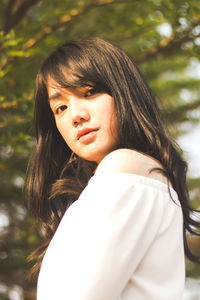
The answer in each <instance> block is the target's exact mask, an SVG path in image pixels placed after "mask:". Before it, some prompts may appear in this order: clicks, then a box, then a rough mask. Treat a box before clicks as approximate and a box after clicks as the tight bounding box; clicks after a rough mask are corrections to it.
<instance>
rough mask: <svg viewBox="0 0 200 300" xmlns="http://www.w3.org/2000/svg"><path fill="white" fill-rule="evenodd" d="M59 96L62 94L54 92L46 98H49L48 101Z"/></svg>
mask: <svg viewBox="0 0 200 300" xmlns="http://www.w3.org/2000/svg"><path fill="white" fill-rule="evenodd" d="M61 96H62V94H61V93H54V94H52V95H51V96H50V97H49V98H48V100H49V101H51V100H55V99H58V98H60V97H61Z"/></svg>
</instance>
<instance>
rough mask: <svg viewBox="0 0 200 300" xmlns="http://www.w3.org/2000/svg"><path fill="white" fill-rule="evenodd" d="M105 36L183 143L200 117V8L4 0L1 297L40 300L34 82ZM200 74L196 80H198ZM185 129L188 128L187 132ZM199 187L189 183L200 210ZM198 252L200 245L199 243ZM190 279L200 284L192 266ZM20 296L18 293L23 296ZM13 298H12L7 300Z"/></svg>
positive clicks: (116, 0) (154, 2) (0, 22)
mask: <svg viewBox="0 0 200 300" xmlns="http://www.w3.org/2000/svg"><path fill="white" fill-rule="evenodd" d="M91 35H95V36H100V37H103V38H106V39H110V40H112V41H115V42H116V43H118V44H119V45H121V46H122V47H123V48H125V49H126V50H127V51H128V52H129V53H130V54H131V55H132V56H133V57H134V58H135V61H136V62H137V63H138V64H139V66H140V68H141V69H142V71H143V73H144V75H145V77H146V78H147V80H148V82H149V83H150V85H151V87H152V88H153V90H154V92H155V93H156V94H157V95H158V97H159V99H161V100H160V105H161V108H162V113H163V118H164V120H165V121H166V124H168V127H169V130H170V132H171V134H172V135H173V136H174V137H175V138H177V137H178V136H179V135H180V134H181V133H182V132H183V128H184V130H185V127H186V126H185V125H187V124H189V123H195V122H199V116H200V84H199V83H200V76H199V73H197V71H195V70H197V67H198V68H200V67H199V66H200V62H199V54H200V47H199V45H200V6H199V1H198V0H184V1H182V0H144V1H143V2H141V1H140V0H132V1H131V0H124V1H123V0H121V1H120V0H73V1H70V0H63V1H57V0H49V1H48V3H47V1H42V0H2V1H1V9H0V91H1V92H0V116H1V118H0V131H1V135H0V172H1V180H0V189H1V199H0V230H1V231H0V237H1V241H0V259H1V270H0V281H1V284H0V297H1V299H9V297H10V299H11V296H12V292H13V291H15V289H16V287H18V289H20V292H21V293H22V294H23V295H22V297H23V299H34V290H35V281H33V282H29V281H27V280H25V277H26V275H27V270H28V269H29V267H30V266H29V265H28V263H27V262H26V260H25V258H26V257H27V255H28V254H29V253H30V251H31V250H32V249H34V248H35V247H36V245H37V244H38V243H39V241H40V239H41V233H40V232H38V230H37V227H36V226H35V225H34V222H33V220H32V219H31V217H30V216H29V214H28V212H27V209H26V199H24V198H25V197H24V193H23V185H24V178H25V173H26V167H27V163H28V157H29V155H30V152H31V150H32V148H33V146H34V137H33V136H34V133H33V130H32V118H33V89H34V79H35V76H36V73H37V70H38V68H39V65H40V63H41V61H42V60H43V59H44V58H45V57H46V56H47V55H48V54H49V53H50V52H52V51H53V49H55V48H56V47H57V46H58V45H60V44H62V43H63V42H65V41H66V40H70V39H75V38H80V37H86V36H91ZM195 72H196V73H195ZM183 125H184V126H183ZM199 183H200V179H199V178H195V179H192V178H191V179H190V180H189V181H188V184H189V187H190V192H191V197H192V200H193V205H194V206H196V207H200V202H199V199H200V197H199V196H200V189H199ZM198 245H199V242H198ZM188 274H189V275H190V276H192V275H193V276H197V277H200V269H199V267H197V266H194V265H189V267H188ZM18 292H19V291H18ZM6 295H10V296H6Z"/></svg>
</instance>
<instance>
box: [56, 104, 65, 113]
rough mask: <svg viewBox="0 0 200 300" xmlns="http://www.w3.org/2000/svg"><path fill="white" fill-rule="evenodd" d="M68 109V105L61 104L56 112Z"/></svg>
mask: <svg viewBox="0 0 200 300" xmlns="http://www.w3.org/2000/svg"><path fill="white" fill-rule="evenodd" d="M66 109H67V105H61V106H59V107H58V108H56V110H55V114H56V115H58V114H60V113H61V112H63V111H64V110H66Z"/></svg>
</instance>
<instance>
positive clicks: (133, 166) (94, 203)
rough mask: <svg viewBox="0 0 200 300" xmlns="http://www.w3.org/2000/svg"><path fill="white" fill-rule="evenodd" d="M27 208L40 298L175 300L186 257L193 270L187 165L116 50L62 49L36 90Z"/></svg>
mask: <svg viewBox="0 0 200 300" xmlns="http://www.w3.org/2000/svg"><path fill="white" fill-rule="evenodd" d="M35 126H36V135H37V145H36V150H35V154H34V158H33V161H32V167H31V170H30V178H29V185H28V189H29V196H30V206H31V209H32V211H33V213H34V214H35V216H36V217H37V218H39V219H40V220H41V222H42V226H43V230H44V232H45V236H46V242H45V243H44V244H43V245H42V246H41V247H40V248H39V249H38V250H37V251H36V252H35V253H34V255H33V257H39V258H40V260H39V261H38V263H37V265H36V268H40V261H41V260H42V264H41V269H40V274H39V279H38V290H37V299H38V300H47V299H48V300H55V299H59V300H62V299H63V300H66V299H67V300H68V299H70V300H94V299H95V300H119V299H121V300H129V299H131V300H132V299H135V300H144V299H145V300H146V299H148V300H155V299H159V300H169V299H170V300H179V299H182V295H183V290H184V279H185V266H184V253H185V254H186V255H187V256H188V257H189V258H190V259H192V260H194V261H197V260H198V258H197V257H195V256H194V255H193V254H192V253H191V251H190V249H189V247H188V244H187V240H186V231H188V232H190V233H194V234H195V233H196V234H198V233H197V232H195V227H196V228H197V227H200V225H199V223H198V222H197V221H195V220H193V219H192V218H191V213H192V212H193V211H194V210H193V209H192V208H191V207H190V205H189V199H188V191H187V187H186V170H187V167H186V163H185V162H184V161H183V160H182V158H181V157H180V155H179V153H178V152H177V149H176V148H177V147H176V146H174V145H173V143H172V141H171V140H170V139H169V138H168V136H167V135H166V132H165V129H164V128H163V125H162V121H161V116H160V112H159V109H158V106H157V104H156V101H155V98H154V96H153V94H152V91H151V89H150V88H149V86H148V85H147V83H146V82H145V80H144V79H143V77H142V75H141V73H140V71H139V70H138V68H137V66H136V65H135V63H134V61H133V59H132V58H131V57H130V56H129V55H128V54H127V53H126V52H125V51H124V50H122V49H121V48H119V47H118V46H116V45H114V44H112V43H110V42H108V41H105V40H102V39H99V38H88V39H84V40H78V41H72V42H69V43H66V44H64V45H63V46H61V47H60V48H58V49H57V50H56V51H55V52H54V53H53V54H51V55H50V56H49V57H48V58H47V59H46V60H45V61H44V63H43V64H42V66H41V69H40V71H39V73H38V76H37V80H36V93H35Z"/></svg>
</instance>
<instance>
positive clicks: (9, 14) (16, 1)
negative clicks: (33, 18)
mask: <svg viewBox="0 0 200 300" xmlns="http://www.w3.org/2000/svg"><path fill="white" fill-rule="evenodd" d="M39 1H40V0H26V1H23V2H22V0H10V1H9V4H8V7H7V10H6V14H5V23H4V26H3V30H4V32H5V33H8V32H9V31H10V30H11V29H14V28H15V27H16V26H17V25H18V24H19V23H20V21H21V20H22V19H23V18H24V16H25V15H26V13H27V11H28V10H29V9H30V8H31V7H32V6H34V5H36V4H37V3H38V2H39Z"/></svg>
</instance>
